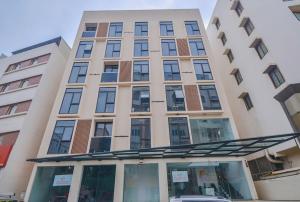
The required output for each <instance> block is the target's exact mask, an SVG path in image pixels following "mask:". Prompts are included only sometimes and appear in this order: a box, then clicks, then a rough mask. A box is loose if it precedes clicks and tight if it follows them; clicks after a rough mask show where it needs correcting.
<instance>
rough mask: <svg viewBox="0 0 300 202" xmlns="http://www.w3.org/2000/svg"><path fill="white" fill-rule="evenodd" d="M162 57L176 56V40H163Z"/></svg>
mask: <svg viewBox="0 0 300 202" xmlns="http://www.w3.org/2000/svg"><path fill="white" fill-rule="evenodd" d="M161 47H162V55H163V56H176V55H177V50H176V43H175V40H174V39H163V40H161Z"/></svg>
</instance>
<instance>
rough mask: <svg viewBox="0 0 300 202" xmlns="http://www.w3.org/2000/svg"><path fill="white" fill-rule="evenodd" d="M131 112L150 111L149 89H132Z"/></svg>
mask: <svg viewBox="0 0 300 202" xmlns="http://www.w3.org/2000/svg"><path fill="white" fill-rule="evenodd" d="M131 109H132V110H131V111H132V112H149V111H150V90H149V87H133V88H132V108H131Z"/></svg>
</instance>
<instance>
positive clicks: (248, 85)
mask: <svg viewBox="0 0 300 202" xmlns="http://www.w3.org/2000/svg"><path fill="white" fill-rule="evenodd" d="M299 16H300V1H299V0H292V1H287V0H219V1H217V5H216V7H215V10H214V12H213V15H212V19H211V21H210V23H209V26H208V29H207V32H208V38H209V41H210V45H211V47H212V52H213V56H214V59H215V62H216V66H217V68H216V72H217V74H218V75H220V76H221V81H222V84H223V86H224V88H225V93H226V95H227V98H228V100H229V105H230V107H231V109H232V112H233V117H234V119H235V121H236V124H237V128H238V131H239V134H240V136H241V137H242V138H248V137H259V136H267V135H276V134H285V133H295V132H300V77H299V75H300V68H299V64H300V57H299V47H300V40H299V36H300V17H299ZM248 160H250V161H249V166H250V169H251V172H252V176H253V178H254V180H256V181H255V184H256V188H257V191H258V194H259V196H260V197H261V198H263V199H270V200H275V199H283V200H287V199H291V200H293V199H294V200H295V199H300V195H299V191H297V189H298V187H299V184H295V181H297V180H298V182H299V180H300V176H299V175H297V172H298V170H299V169H300V150H299V141H297V140H296V139H295V140H292V141H289V142H287V143H284V144H281V145H280V146H277V147H274V148H272V149H269V150H267V152H260V153H258V154H256V155H252V156H251V158H248ZM287 173H288V174H289V175H291V174H293V177H286V175H287ZM275 178H276V179H275Z"/></svg>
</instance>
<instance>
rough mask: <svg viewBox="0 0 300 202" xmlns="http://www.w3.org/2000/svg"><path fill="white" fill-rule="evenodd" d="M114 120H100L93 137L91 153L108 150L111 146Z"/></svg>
mask: <svg viewBox="0 0 300 202" xmlns="http://www.w3.org/2000/svg"><path fill="white" fill-rule="evenodd" d="M111 136H112V122H98V123H96V125H95V133H94V137H92V139H91V146H90V151H89V152H90V153H95V152H108V151H110V147H111Z"/></svg>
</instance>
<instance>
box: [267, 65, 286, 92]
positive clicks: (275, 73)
mask: <svg viewBox="0 0 300 202" xmlns="http://www.w3.org/2000/svg"><path fill="white" fill-rule="evenodd" d="M268 74H269V76H270V79H271V80H272V83H273V85H274V86H275V88H278V87H279V86H281V84H283V83H284V82H285V80H284V78H283V76H282V74H281V72H280V71H279V69H278V67H277V66H274V67H273V68H272V69H271V70H270V71H269V72H268Z"/></svg>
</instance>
